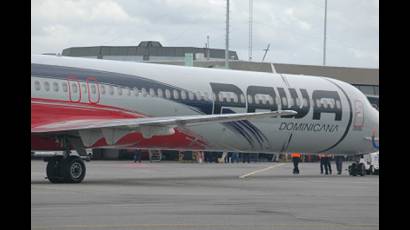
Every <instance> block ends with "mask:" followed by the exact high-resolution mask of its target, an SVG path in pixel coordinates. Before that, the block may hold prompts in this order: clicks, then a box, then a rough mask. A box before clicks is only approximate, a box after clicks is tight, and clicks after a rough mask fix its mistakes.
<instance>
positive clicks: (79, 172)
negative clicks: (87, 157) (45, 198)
mask: <svg viewBox="0 0 410 230" xmlns="http://www.w3.org/2000/svg"><path fill="white" fill-rule="evenodd" d="M62 175H63V178H64V182H65V183H80V182H81V181H83V179H84V177H85V164H84V161H83V160H82V159H81V158H80V157H78V156H69V157H68V158H66V159H65V160H64V161H63V165H62Z"/></svg>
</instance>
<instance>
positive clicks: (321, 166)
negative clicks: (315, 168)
mask: <svg viewBox="0 0 410 230" xmlns="http://www.w3.org/2000/svg"><path fill="white" fill-rule="evenodd" d="M325 158H326V155H325V154H323V153H319V159H320V174H323V167H324V166H325V161H326V159H325Z"/></svg>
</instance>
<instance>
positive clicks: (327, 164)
mask: <svg viewBox="0 0 410 230" xmlns="http://www.w3.org/2000/svg"><path fill="white" fill-rule="evenodd" d="M331 157H332V155H331V154H325V162H324V163H325V174H326V175H328V174H330V175H332V165H331V164H330V159H331Z"/></svg>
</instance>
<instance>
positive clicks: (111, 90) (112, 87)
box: [109, 85, 114, 95]
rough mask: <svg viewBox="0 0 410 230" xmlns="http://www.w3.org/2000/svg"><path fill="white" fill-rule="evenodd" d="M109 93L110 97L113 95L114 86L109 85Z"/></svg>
mask: <svg viewBox="0 0 410 230" xmlns="http://www.w3.org/2000/svg"><path fill="white" fill-rule="evenodd" d="M109 92H110V95H114V86H112V85H110V87H109Z"/></svg>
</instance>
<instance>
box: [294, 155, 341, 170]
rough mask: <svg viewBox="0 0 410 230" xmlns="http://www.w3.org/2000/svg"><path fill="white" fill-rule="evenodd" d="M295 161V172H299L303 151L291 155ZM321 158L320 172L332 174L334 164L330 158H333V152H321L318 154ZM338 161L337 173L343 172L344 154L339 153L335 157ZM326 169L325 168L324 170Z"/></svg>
mask: <svg viewBox="0 0 410 230" xmlns="http://www.w3.org/2000/svg"><path fill="white" fill-rule="evenodd" d="M290 156H291V158H292V161H293V174H299V167H298V166H299V162H300V161H301V158H302V154H301V153H292V154H291V155H290ZM318 156H319V159H320V174H323V172H324V173H325V175H329V174H332V165H331V164H330V160H331V159H332V154H328V153H321V154H319V155H318ZM334 158H335V162H336V170H337V174H338V175H340V174H342V164H343V160H344V156H340V155H337V156H335V157H334ZM323 169H324V170H323Z"/></svg>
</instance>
